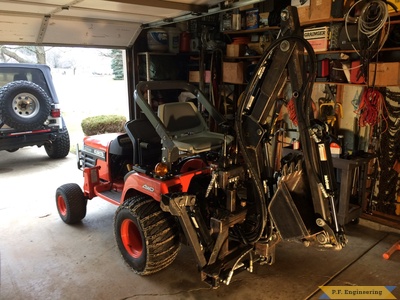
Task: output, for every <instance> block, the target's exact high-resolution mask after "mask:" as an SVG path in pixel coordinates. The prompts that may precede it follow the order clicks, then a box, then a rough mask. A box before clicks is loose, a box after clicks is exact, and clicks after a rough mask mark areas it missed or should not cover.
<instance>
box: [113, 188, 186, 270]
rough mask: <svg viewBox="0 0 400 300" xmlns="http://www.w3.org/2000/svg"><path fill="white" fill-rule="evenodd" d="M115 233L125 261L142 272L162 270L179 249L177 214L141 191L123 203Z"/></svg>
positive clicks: (116, 216)
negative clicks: (175, 217) (166, 211)
mask: <svg viewBox="0 0 400 300" xmlns="http://www.w3.org/2000/svg"><path fill="white" fill-rule="evenodd" d="M114 234H115V239H116V241H117V245H118V248H119V250H120V252H121V254H122V257H123V258H124V260H125V262H126V263H127V264H128V265H129V266H130V267H131V268H132V269H133V271H134V272H135V273H137V274H140V275H148V274H152V273H155V272H158V271H160V270H162V269H164V268H165V267H167V266H168V265H170V264H171V263H172V262H173V261H174V260H175V257H176V255H177V254H178V251H179V246H180V244H179V233H178V227H177V224H176V222H175V220H174V218H173V217H172V216H171V215H170V214H168V213H165V212H163V211H162V210H161V208H160V203H159V202H157V201H155V200H154V199H152V198H150V197H148V196H145V195H138V196H135V197H132V198H129V199H128V200H126V201H125V202H124V203H123V204H121V205H120V206H119V208H118V209H117V211H116V212H115V217H114Z"/></svg>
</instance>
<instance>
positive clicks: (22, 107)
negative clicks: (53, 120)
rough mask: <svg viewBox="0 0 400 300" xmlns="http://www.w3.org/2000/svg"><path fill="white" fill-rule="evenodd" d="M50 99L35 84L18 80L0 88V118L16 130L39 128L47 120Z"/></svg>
mask: <svg viewBox="0 0 400 300" xmlns="http://www.w3.org/2000/svg"><path fill="white" fill-rule="evenodd" d="M50 110H51V99H50V97H49V96H48V95H47V93H46V92H45V91H44V90H43V89H42V88H41V87H40V86H38V85H37V84H35V83H33V82H30V81H25V80H18V81H13V82H10V83H8V84H6V85H5V86H3V87H2V88H1V89H0V120H1V121H2V122H3V123H5V124H7V125H8V126H9V127H11V128H14V129H17V130H33V129H37V128H39V127H40V126H41V125H43V123H44V122H45V121H46V120H47V118H48V116H49V114H50Z"/></svg>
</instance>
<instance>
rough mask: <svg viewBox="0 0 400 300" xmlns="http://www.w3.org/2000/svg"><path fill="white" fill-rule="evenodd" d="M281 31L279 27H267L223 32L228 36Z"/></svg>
mask: <svg viewBox="0 0 400 300" xmlns="http://www.w3.org/2000/svg"><path fill="white" fill-rule="evenodd" d="M277 30H280V27H279V26H267V27H260V28H256V29H247V30H225V31H222V33H223V34H226V35H241V34H242V35H244V34H251V33H263V32H267V31H277Z"/></svg>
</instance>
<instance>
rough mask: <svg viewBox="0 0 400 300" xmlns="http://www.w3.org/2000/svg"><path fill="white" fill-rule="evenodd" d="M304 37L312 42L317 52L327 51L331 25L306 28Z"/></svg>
mask: <svg viewBox="0 0 400 300" xmlns="http://www.w3.org/2000/svg"><path fill="white" fill-rule="evenodd" d="M304 38H305V39H306V40H307V41H308V42H309V43H310V44H311V46H312V47H313V49H314V51H315V52H321V51H327V50H328V47H329V27H328V26H323V27H316V28H310V29H304Z"/></svg>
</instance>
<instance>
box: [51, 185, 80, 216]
mask: <svg viewBox="0 0 400 300" xmlns="http://www.w3.org/2000/svg"><path fill="white" fill-rule="evenodd" d="M86 204H87V199H85V196H84V195H83V192H82V189H81V188H80V187H79V185H77V184H76V183H67V184H64V185H62V186H60V187H59V188H58V189H57V191H56V205H57V210H58V213H59V215H60V217H61V219H62V220H63V221H64V222H65V223H67V224H75V223H78V222H79V221H81V220H82V219H83V218H84V217H85V216H86Z"/></svg>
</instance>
